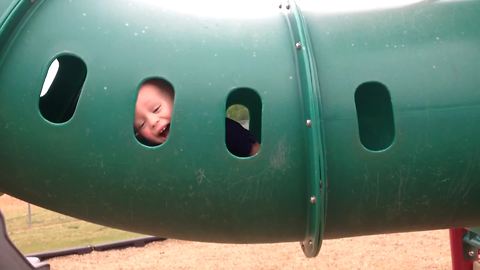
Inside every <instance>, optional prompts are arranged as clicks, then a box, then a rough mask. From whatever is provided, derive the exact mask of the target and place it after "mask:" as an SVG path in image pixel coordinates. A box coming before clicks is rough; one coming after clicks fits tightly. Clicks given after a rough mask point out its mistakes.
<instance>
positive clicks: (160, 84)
mask: <svg viewBox="0 0 480 270" xmlns="http://www.w3.org/2000/svg"><path fill="white" fill-rule="evenodd" d="M144 85H153V86H156V87H157V88H158V89H159V90H160V91H161V92H162V93H165V94H167V95H168V96H169V97H171V98H172V100H173V98H174V97H175V92H174V91H173V86H172V84H170V83H169V82H168V81H167V80H164V79H160V78H151V79H147V80H145V81H144V82H143V83H142V85H141V86H140V88H142V86H144Z"/></svg>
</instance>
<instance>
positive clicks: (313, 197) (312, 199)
mask: <svg viewBox="0 0 480 270" xmlns="http://www.w3.org/2000/svg"><path fill="white" fill-rule="evenodd" d="M316 202H317V197H315V196H312V197H310V203H311V204H315V203H316Z"/></svg>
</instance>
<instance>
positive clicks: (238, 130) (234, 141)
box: [225, 118, 257, 157]
mask: <svg viewBox="0 0 480 270" xmlns="http://www.w3.org/2000/svg"><path fill="white" fill-rule="evenodd" d="M225 132H226V134H225V138H226V140H225V141H226V144H227V148H228V151H230V153H232V154H234V155H235V156H238V157H248V156H250V152H251V151H252V146H253V145H254V144H255V143H257V140H256V139H255V137H254V136H253V135H252V134H251V133H250V131H248V130H247V129H245V128H243V127H242V125H240V124H239V123H237V122H235V121H234V120H232V119H229V118H226V119H225Z"/></svg>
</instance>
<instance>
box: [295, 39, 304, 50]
mask: <svg viewBox="0 0 480 270" xmlns="http://www.w3.org/2000/svg"><path fill="white" fill-rule="evenodd" d="M295 48H297V49H299V50H300V49H301V48H302V43H300V41H299V42H297V43H295Z"/></svg>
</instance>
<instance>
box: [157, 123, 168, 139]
mask: <svg viewBox="0 0 480 270" xmlns="http://www.w3.org/2000/svg"><path fill="white" fill-rule="evenodd" d="M169 132H170V124H167V125H166V126H165V127H163V129H161V130H160V132H159V133H158V136H160V137H163V138H167V136H168V133H169Z"/></svg>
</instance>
